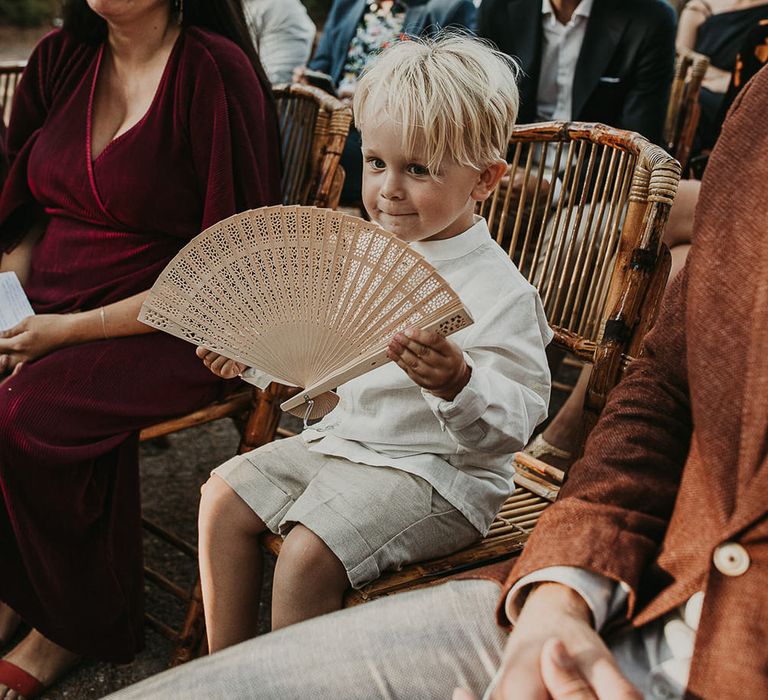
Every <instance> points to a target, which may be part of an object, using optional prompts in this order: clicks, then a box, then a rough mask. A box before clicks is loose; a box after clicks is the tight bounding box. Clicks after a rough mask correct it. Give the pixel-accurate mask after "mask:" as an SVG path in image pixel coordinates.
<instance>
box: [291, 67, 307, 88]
mask: <svg viewBox="0 0 768 700" xmlns="http://www.w3.org/2000/svg"><path fill="white" fill-rule="evenodd" d="M306 69H307V67H306V66H296V68H294V69H293V75H292V76H291V81H292V82H294V83H301V84H302V85H308V84H309V83H307V80H306V78H305V77H304V71H305V70H306Z"/></svg>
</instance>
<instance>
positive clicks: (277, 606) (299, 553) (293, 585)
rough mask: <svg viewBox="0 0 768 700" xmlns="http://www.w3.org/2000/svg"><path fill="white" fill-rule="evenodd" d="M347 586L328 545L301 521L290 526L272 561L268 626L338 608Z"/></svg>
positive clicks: (276, 625)
mask: <svg viewBox="0 0 768 700" xmlns="http://www.w3.org/2000/svg"><path fill="white" fill-rule="evenodd" d="M310 582H311V583H310ZM347 588H349V579H348V578H347V572H346V570H345V569H344V565H343V564H342V563H341V561H339V559H338V557H337V556H336V555H335V554H334V553H333V551H332V550H331V549H330V547H328V545H327V544H325V542H323V540H321V539H320V538H319V537H318V536H317V535H316V534H315V533H314V532H312V531H311V530H309V529H308V528H306V527H304V526H303V525H296V526H294V527H293V529H292V530H291V531H290V532H289V533H288V536H287V537H286V538H285V542H283V546H282V548H281V549H280V556H279V557H278V558H277V564H276V565H275V577H274V583H273V586H272V629H273V630H277V629H280V628H281V627H287V626H288V625H293V624H295V623H297V622H302V621H304V620H308V619H310V618H312V617H317V616H318V615H324V614H325V613H329V612H333V611H334V610H339V609H340V608H341V604H342V599H343V598H344V591H346V590H347Z"/></svg>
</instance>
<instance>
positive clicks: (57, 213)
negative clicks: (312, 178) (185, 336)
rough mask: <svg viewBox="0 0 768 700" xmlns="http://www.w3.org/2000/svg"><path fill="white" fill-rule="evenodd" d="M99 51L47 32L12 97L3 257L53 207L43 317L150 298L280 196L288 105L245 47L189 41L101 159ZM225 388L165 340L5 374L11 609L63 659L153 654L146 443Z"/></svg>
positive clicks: (0, 583)
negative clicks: (143, 503) (96, 135)
mask: <svg viewBox="0 0 768 700" xmlns="http://www.w3.org/2000/svg"><path fill="white" fill-rule="evenodd" d="M103 51H104V48H103V46H99V45H96V46H92V45H85V44H82V43H78V42H77V41H75V40H74V38H73V37H72V36H71V35H69V34H68V33H67V32H66V31H55V32H53V33H51V34H49V35H48V36H47V37H46V38H44V39H43V40H42V41H41V43H40V44H39V45H38V46H37V48H36V49H35V51H34V53H33V55H32V57H31V59H30V62H29V65H28V68H27V70H26V72H25V74H24V76H23V78H22V80H21V83H20V85H19V88H18V92H17V96H16V99H15V102H14V108H13V114H12V117H11V122H10V126H9V129H8V135H7V147H8V153H9V161H10V166H11V167H10V172H9V174H8V179H7V182H6V184H5V186H4V188H3V191H2V196H1V197H0V249H2V250H8V249H9V248H11V247H12V246H13V244H14V243H16V242H17V241H18V240H19V239H20V238H21V237H22V236H23V235H24V234H25V233H26V231H27V230H28V226H29V223H30V222H31V221H32V220H34V219H35V218H36V217H39V216H40V214H41V212H43V211H44V212H45V214H46V215H47V216H48V223H47V227H46V229H45V233H44V234H43V236H42V238H41V239H40V241H39V242H38V243H37V245H36V247H35V249H34V251H33V261H32V267H31V271H30V275H29V279H28V283H27V285H26V287H25V288H26V292H27V294H28V296H29V298H30V301H31V303H32V306H33V307H34V309H35V311H36V312H37V313H39V314H46V313H56V314H65V313H72V312H77V311H85V310H88V309H93V308H98V307H100V306H102V305H105V304H110V303H112V302H114V301H118V300H120V299H124V298H126V297H128V296H131V295H133V294H135V293H138V292H141V291H143V290H146V289H148V288H149V287H151V285H152V283H153V282H154V280H155V278H156V277H157V275H158V273H159V272H160V271H161V270H162V269H163V268H164V266H165V265H166V264H167V263H168V262H169V260H170V259H171V258H172V257H173V256H174V255H175V253H176V252H177V251H178V250H179V249H180V248H181V247H182V246H183V245H184V244H185V243H186V242H187V241H188V240H189V239H190V238H192V237H193V236H195V235H196V234H197V233H199V232H200V231H201V230H202V229H203V228H205V227H207V226H210V225H211V224H213V223H215V222H217V221H219V220H220V219H222V218H224V217H227V216H230V215H231V214H234V213H236V212H238V211H242V210H244V209H248V208H252V207H258V206H262V205H268V204H275V203H277V202H278V201H279V199H280V192H279V177H280V172H279V171H280V156H279V146H278V136H277V122H276V117H275V113H274V108H273V105H272V102H271V101H270V100H269V99H268V98H267V96H266V93H265V90H264V88H263V87H262V86H261V84H260V83H259V80H258V78H257V76H256V74H255V72H254V70H253V68H252V66H251V65H250V64H249V62H248V60H247V59H246V57H245V55H244V53H243V52H242V51H241V50H240V49H239V48H238V47H236V46H235V45H234V44H233V43H231V42H230V41H228V40H226V39H224V38H222V37H220V36H218V35H216V34H213V33H210V32H206V31H203V30H201V29H197V28H187V29H184V30H183V31H182V33H181V34H180V36H179V38H178V40H177V42H176V44H175V46H174V48H173V51H172V53H171V55H170V57H169V59H168V62H167V65H166V68H165V71H164V73H163V76H162V79H161V81H160V84H159V86H158V88H157V92H156V94H155V97H154V100H153V102H152V104H151V106H150V107H149V109H148V111H147V113H146V114H145V115H144V117H143V118H142V119H141V121H139V122H138V123H137V124H136V125H135V126H134V127H133V128H131V129H130V130H128V131H127V132H125V133H124V134H122V135H121V136H118V137H117V138H115V139H114V140H113V141H112V142H111V143H110V144H109V145H108V146H107V147H106V148H105V149H104V151H103V152H102V153H101V154H100V155H99V156H98V157H97V158H95V159H93V158H92V157H91V152H90V151H91V145H90V133H91V106H92V103H93V94H94V87H95V85H96V81H97V78H98V74H99V66H100V63H101V59H102V55H103ZM222 384H223V383H222V382H221V381H220V380H218V379H217V378H216V377H215V376H214V375H212V374H211V373H210V372H209V371H208V370H207V369H206V368H205V367H204V366H203V364H202V363H201V362H200V360H198V359H197V358H196V357H195V349H194V347H193V346H192V345H190V344H188V343H185V342H183V341H180V340H178V339H176V338H173V337H171V336H168V335H165V334H163V333H152V334H147V335H138V336H131V337H126V338H118V339H109V340H97V341H93V342H87V343H83V344H80V345H73V346H70V347H66V348H64V349H61V350H57V351H54V352H51V353H50V354H48V355H46V356H44V357H42V358H40V359H38V360H36V361H33V362H29V363H27V364H25V365H24V366H23V367H22V368H21V370H20V371H19V372H17V373H16V374H15V375H14V376H12V377H7V378H5V379H4V380H2V382H0V572H2V573H1V574H0V600H2V601H4V602H5V603H7V604H9V605H10V606H11V607H12V608H13V609H15V610H16V611H17V612H19V613H20V614H21V616H22V617H23V618H24V620H25V621H26V622H27V623H29V624H30V625H32V626H33V627H35V628H37V629H38V630H39V631H40V632H42V633H43V634H44V635H45V636H47V637H48V638H50V639H52V640H53V641H55V642H57V643H58V644H60V645H62V646H64V647H66V648H67V649H70V650H72V651H74V652H77V653H79V654H82V655H84V656H87V657H90V658H98V659H103V660H108V661H117V662H125V661H129V660H131V658H132V657H133V656H134V654H135V653H136V652H137V651H138V650H139V649H140V648H141V646H142V643H143V641H142V638H143V634H142V617H143V603H142V597H143V583H142V554H141V533H140V519H139V516H140V504H139V488H138V487H139V484H138V464H137V457H138V431H139V430H140V429H141V428H142V427H144V426H147V425H149V424H152V423H155V422H157V421H160V420H162V419H165V418H168V417H171V416H174V415H179V414H182V413H185V412H188V411H190V410H193V409H195V408H198V407H200V406H201V405H204V404H205V403H207V402H210V401H211V400H213V399H215V398H216V397H217V396H218V395H219V394H220V393H221V391H222V390H223V388H224V387H223V386H222Z"/></svg>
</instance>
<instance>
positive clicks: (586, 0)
mask: <svg viewBox="0 0 768 700" xmlns="http://www.w3.org/2000/svg"><path fill="white" fill-rule="evenodd" d="M594 2H595V0H581V2H580V3H579V4H578V6H577V7H576V9H575V10H574V11H573V17H586V18H589V15H590V13H591V12H592V5H593V4H594ZM541 14H542V15H552V17H554V16H555V11H554V10H553V9H552V3H551V2H550V1H549V0H541ZM573 17H571V21H573Z"/></svg>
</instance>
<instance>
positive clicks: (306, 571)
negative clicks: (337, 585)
mask: <svg viewBox="0 0 768 700" xmlns="http://www.w3.org/2000/svg"><path fill="white" fill-rule="evenodd" d="M278 563H279V565H280V566H279V576H280V578H282V579H283V580H285V579H287V578H290V579H297V580H300V581H306V580H307V577H311V578H312V579H313V580H315V581H317V580H318V579H320V580H328V581H330V580H339V581H340V582H341V583H342V584H343V585H344V586H345V587H346V570H345V569H344V565H343V564H342V563H341V561H339V559H338V557H337V556H336V555H335V554H334V553H333V550H331V548H330V547H329V546H328V545H327V544H326V543H325V542H323V540H322V539H321V538H320V537H318V536H317V535H316V534H315V533H314V532H312V530H310V529H309V528H307V527H305V526H304V525H301V524H297V525H295V526H294V527H293V528H292V529H291V531H290V532H289V533H288V535H287V537H286V538H285V541H284V542H283V545H282V547H281V548H280V556H279V559H278ZM275 575H276V577H277V576H278V571H277V570H276V572H275Z"/></svg>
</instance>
